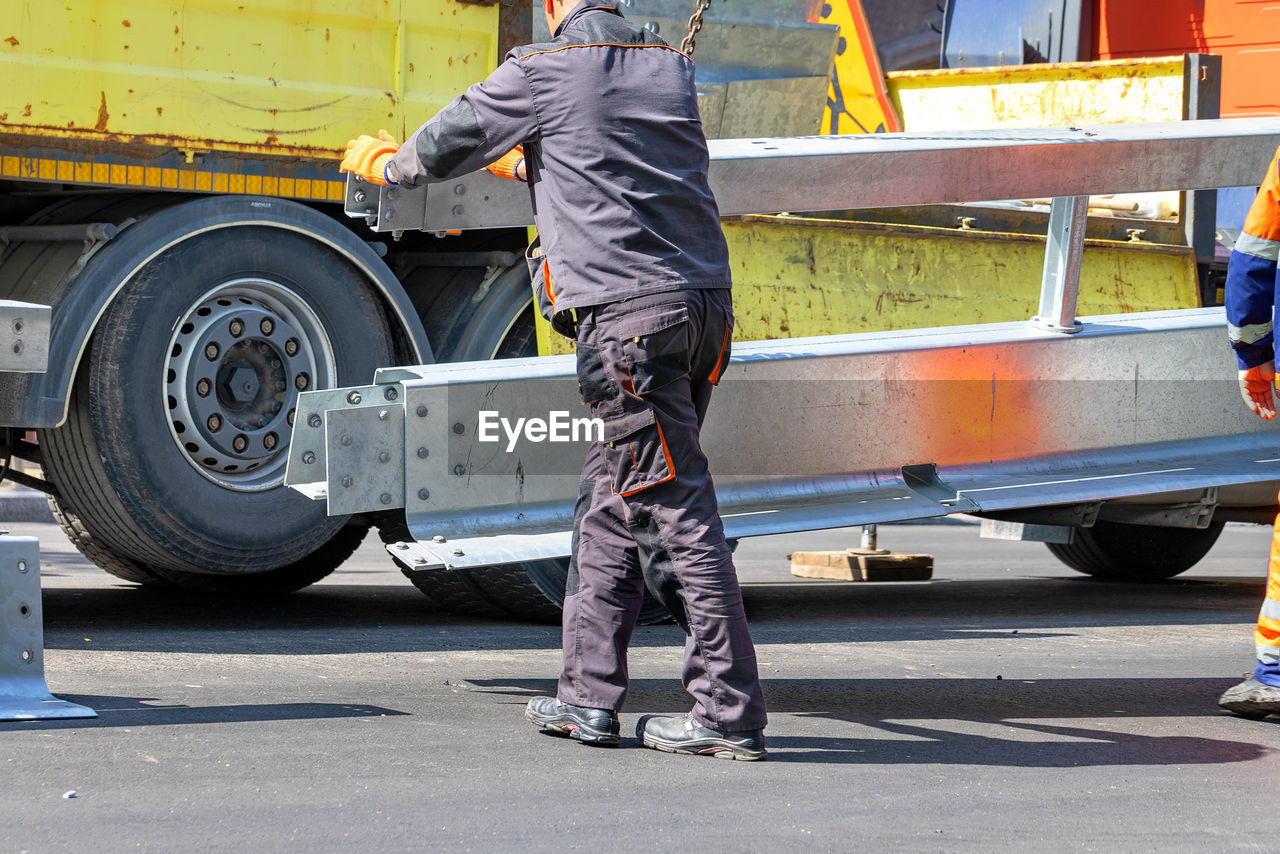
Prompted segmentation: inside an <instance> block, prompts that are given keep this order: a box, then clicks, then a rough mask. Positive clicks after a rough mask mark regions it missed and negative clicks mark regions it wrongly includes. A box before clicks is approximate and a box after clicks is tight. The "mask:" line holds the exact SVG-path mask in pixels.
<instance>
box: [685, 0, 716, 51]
mask: <svg viewBox="0 0 1280 854" xmlns="http://www.w3.org/2000/svg"><path fill="white" fill-rule="evenodd" d="M710 8H711V0H698V8H697V9H696V10H694V13H693V16H692V17H691V18H689V34H688V35H687V36H685V37H684V41H682V42H680V52H681V53H683V54H684V55H685V56H688V57H692V56H693V39H694V36H696V35H697V34H698V31H699V30H701V29H702V16H703V15H705V14H707V10H708V9H710Z"/></svg>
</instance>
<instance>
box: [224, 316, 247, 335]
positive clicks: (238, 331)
mask: <svg viewBox="0 0 1280 854" xmlns="http://www.w3.org/2000/svg"><path fill="white" fill-rule="evenodd" d="M227 330H228V331H229V332H230V333H231V334H232V335H234V336H235V337H237V338H239V337H240V336H241V335H243V334H244V321H243V320H241V319H240V318H238V317H237V318H236V319H235V320H233V321H231V323H229V324H228V325H227Z"/></svg>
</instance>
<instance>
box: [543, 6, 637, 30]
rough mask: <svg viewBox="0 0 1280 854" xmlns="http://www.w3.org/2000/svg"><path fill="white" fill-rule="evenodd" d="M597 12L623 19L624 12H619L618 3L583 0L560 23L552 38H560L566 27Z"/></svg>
mask: <svg viewBox="0 0 1280 854" xmlns="http://www.w3.org/2000/svg"><path fill="white" fill-rule="evenodd" d="M597 11H598V12H610V13H612V14H614V15H617V16H618V17H619V18H621V17H622V12H621V11H619V9H618V6H617V4H616V3H610V2H607V0H605V2H601V0H582V2H581V3H579V4H578V5H577V6H574V7H573V9H572V10H571V11H570V12H569V14H567V15H565V16H564V19H563V20H561V21H560V26H558V27H556V31H555V33H553V34H552V36H551V37H552V38H559V36H560V34H561V33H563V32H564V28H565V27H567V26H569V25H570V24H572V23H573V22H574V21H576V20H577V19H578V18H581V17H582V16H583V15H585V14H586V13H587V12H597Z"/></svg>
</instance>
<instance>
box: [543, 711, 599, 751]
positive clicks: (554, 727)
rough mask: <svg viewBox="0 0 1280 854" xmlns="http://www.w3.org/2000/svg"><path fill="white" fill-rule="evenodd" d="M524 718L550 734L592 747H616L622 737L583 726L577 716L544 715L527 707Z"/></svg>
mask: <svg viewBox="0 0 1280 854" xmlns="http://www.w3.org/2000/svg"><path fill="white" fill-rule="evenodd" d="M524 717H525V720H527V721H528V722H529V723H531V724H533V725H534V726H536V727H538V728H539V729H541V730H542V731H543V732H549V733H551V734H552V735H562V736H565V737H567V738H572V739H573V740H575V741H580V742H582V743H583V744H590V745H592V746H594V747H617V746H619V745H620V744H622V737H621V736H620V735H618V734H617V733H612V732H602V731H600V730H597V729H590V728H587V727H583V725H582V724H581V723H579V722H578V720H577V718H574V717H572V716H571V715H551V716H547V717H544V716H542V715H535V714H534V713H532V712H530V711H529V710H528V709H525V712H524Z"/></svg>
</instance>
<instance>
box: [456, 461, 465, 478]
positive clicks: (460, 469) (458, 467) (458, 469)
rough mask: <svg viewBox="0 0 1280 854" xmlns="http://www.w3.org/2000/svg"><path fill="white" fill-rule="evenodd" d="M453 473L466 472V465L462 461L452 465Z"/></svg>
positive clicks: (460, 473)
mask: <svg viewBox="0 0 1280 854" xmlns="http://www.w3.org/2000/svg"><path fill="white" fill-rule="evenodd" d="M453 473H454V474H457V475H462V474H466V473H467V467H466V466H464V465H463V464H462V463H458V464H457V465H456V466H454V467H453Z"/></svg>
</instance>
